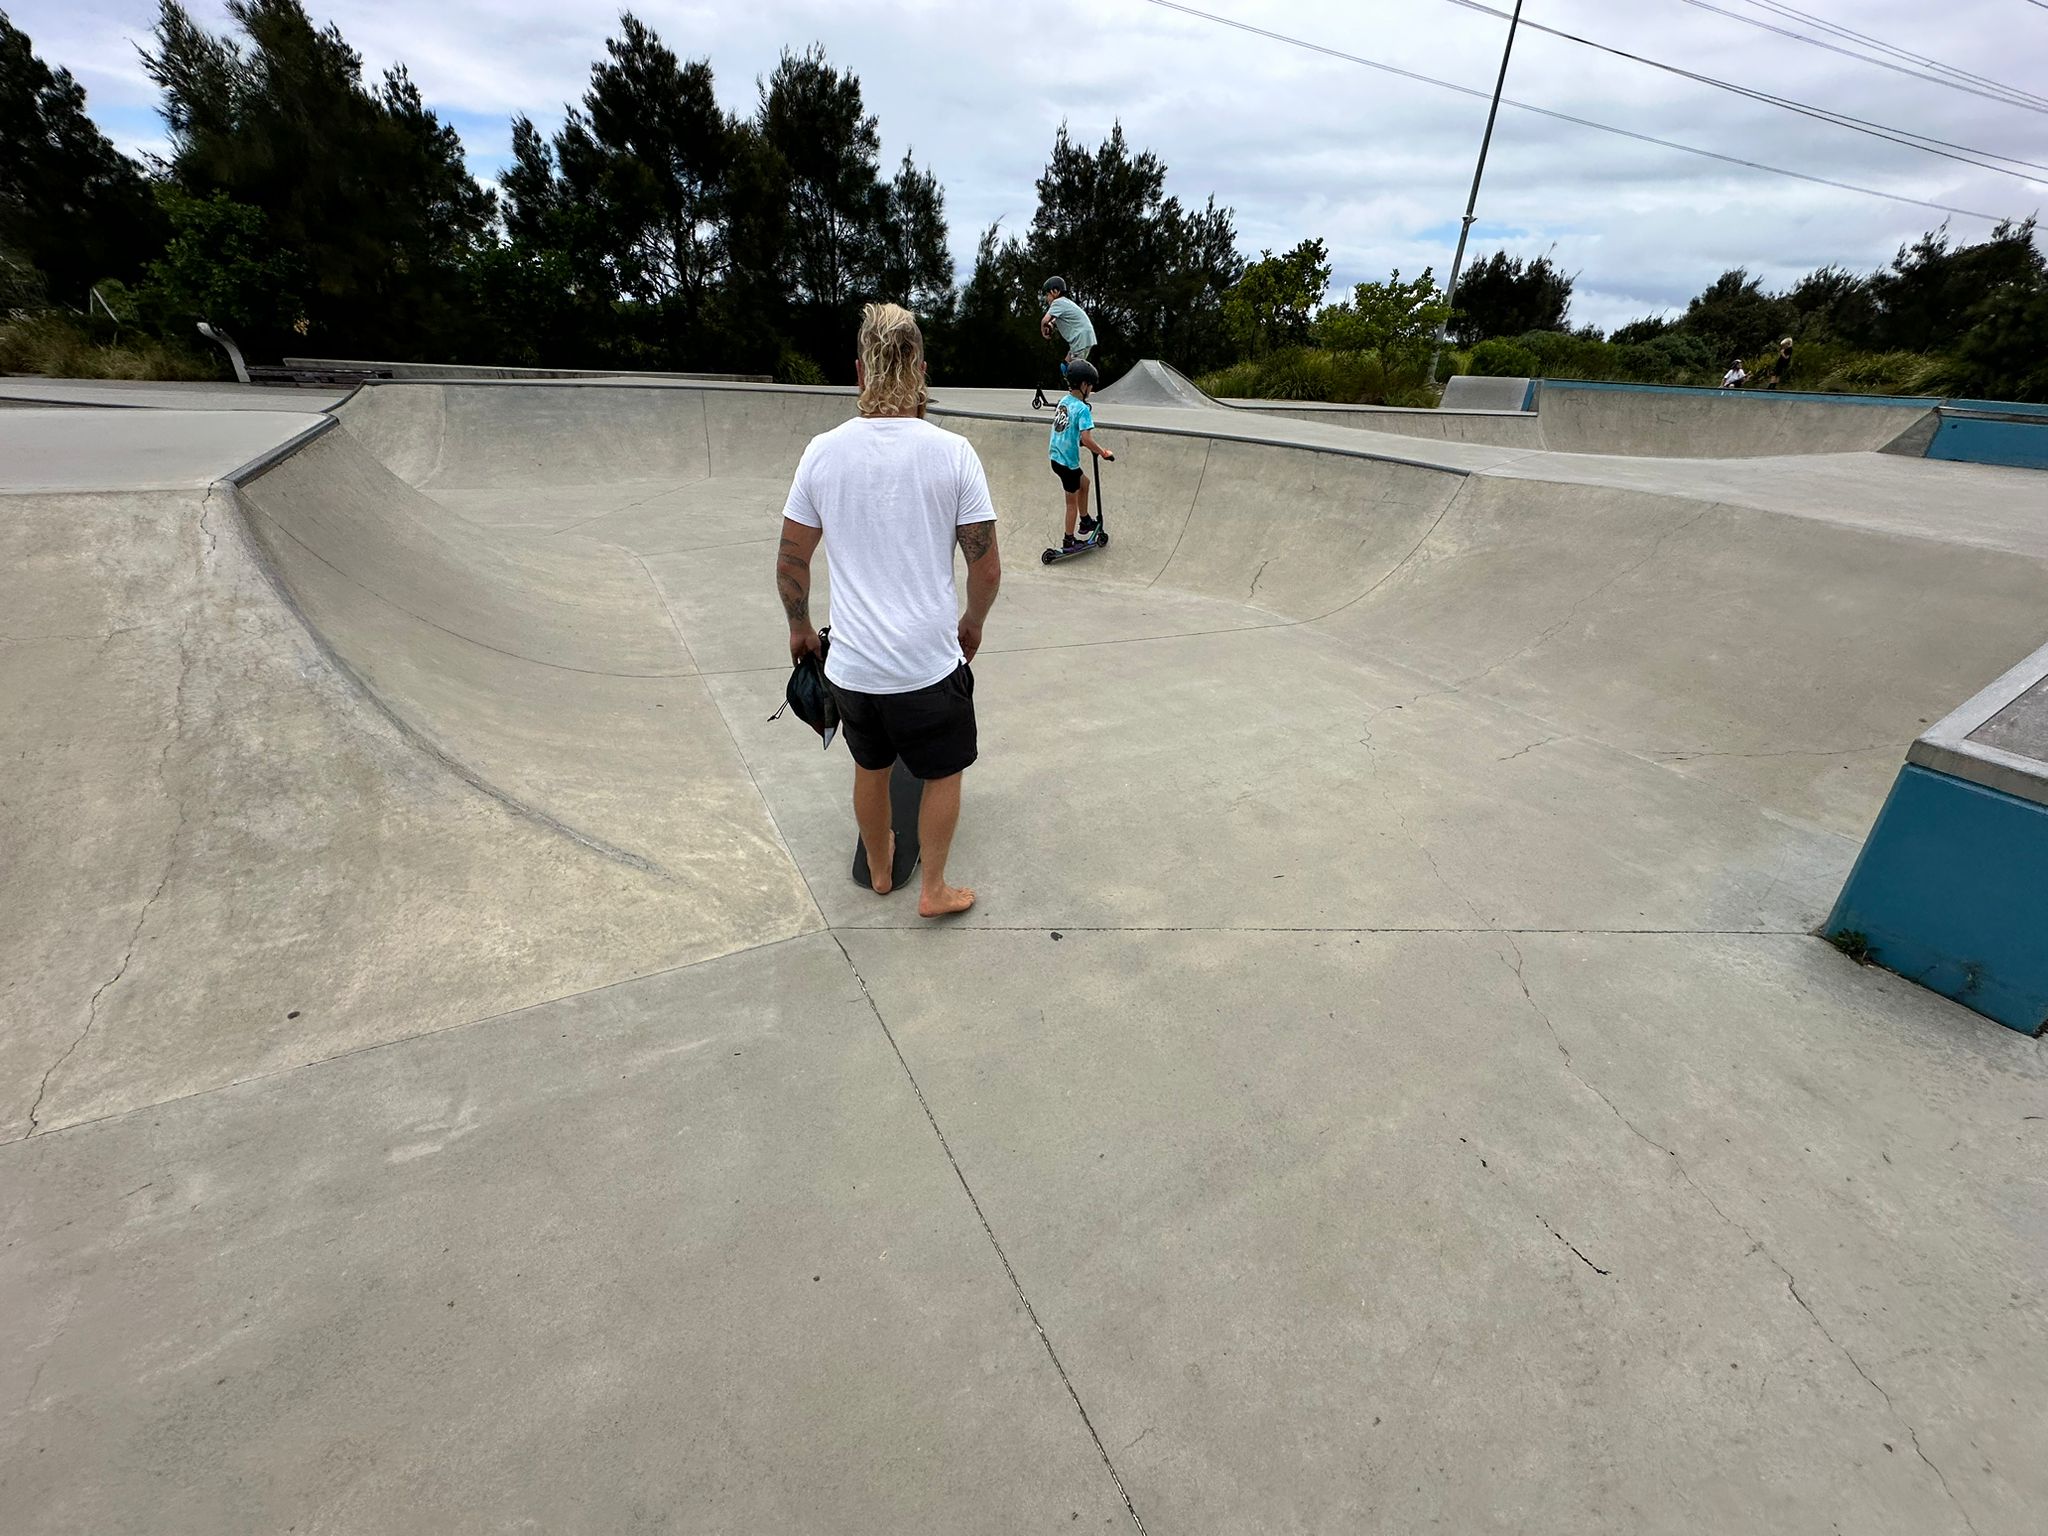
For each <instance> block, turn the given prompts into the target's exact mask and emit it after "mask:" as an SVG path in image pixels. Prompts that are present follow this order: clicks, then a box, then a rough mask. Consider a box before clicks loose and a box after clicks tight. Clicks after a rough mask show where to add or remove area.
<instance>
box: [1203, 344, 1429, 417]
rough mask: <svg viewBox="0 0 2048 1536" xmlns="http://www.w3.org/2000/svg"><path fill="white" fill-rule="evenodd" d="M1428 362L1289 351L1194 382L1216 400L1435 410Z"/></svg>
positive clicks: (1309, 349)
mask: <svg viewBox="0 0 2048 1536" xmlns="http://www.w3.org/2000/svg"><path fill="white" fill-rule="evenodd" d="M1428 366H1429V364H1428V359H1427V358H1426V357H1425V358H1424V359H1423V361H1422V362H1421V363H1419V364H1416V363H1409V362H1406V361H1402V362H1397V363H1395V364H1394V365H1393V366H1392V367H1389V366H1388V365H1387V364H1386V363H1385V362H1384V361H1383V360H1382V359H1381V357H1380V354H1379V353H1377V352H1373V351H1336V352H1333V351H1328V350H1325V349H1322V348H1318V347H1289V348H1287V349H1285V350H1283V351H1279V352H1274V353H1270V354H1268V355H1267V356H1265V357H1262V358H1258V359H1255V360H1251V361H1247V362H1242V363H1237V364H1234V365H1233V366H1231V367H1229V368H1223V369H1219V370H1217V371H1216V372H1214V373H1205V374H1203V375H1202V377H1201V378H1199V379H1198V380H1196V382H1197V383H1198V384H1199V385H1200V386H1201V387H1202V388H1203V389H1205V390H1206V391H1208V392H1209V393H1210V394H1212V395H1215V396H1217V397H1218V398H1221V399H1242V400H1315V401H1328V402H1332V403H1335V404H1339V405H1434V404H1435V403H1436V397H1435V394H1434V393H1433V392H1432V391H1431V390H1430V389H1429V387H1428V385H1427V384H1426V382H1425V375H1426V373H1427V371H1428Z"/></svg>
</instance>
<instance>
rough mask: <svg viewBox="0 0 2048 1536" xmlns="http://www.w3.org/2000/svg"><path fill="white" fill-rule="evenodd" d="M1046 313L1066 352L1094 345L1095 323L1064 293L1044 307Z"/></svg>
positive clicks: (1085, 311) (1086, 312)
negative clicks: (1065, 347)
mask: <svg viewBox="0 0 2048 1536" xmlns="http://www.w3.org/2000/svg"><path fill="white" fill-rule="evenodd" d="M1046 312H1047V313H1048V314H1050V315H1051V316H1052V327H1053V329H1054V330H1056V331H1058V332H1059V333H1060V337H1061V339H1062V340H1063V341H1065V342H1066V344H1067V350H1068V351H1069V352H1071V351H1073V350H1074V349H1075V348H1076V347H1092V346H1094V345H1095V322H1094V321H1092V320H1090V319H1089V318H1088V311H1087V310H1085V309H1083V308H1082V307H1081V306H1080V305H1078V304H1076V303H1075V302H1074V301H1073V300H1072V299H1070V298H1068V297H1067V296H1066V295H1065V294H1064V293H1063V294H1061V295H1060V296H1059V297H1058V298H1056V299H1054V300H1053V301H1052V302H1051V303H1050V304H1048V305H1046Z"/></svg>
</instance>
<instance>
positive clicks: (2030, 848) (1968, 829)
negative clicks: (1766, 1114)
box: [1827, 763, 2048, 1035]
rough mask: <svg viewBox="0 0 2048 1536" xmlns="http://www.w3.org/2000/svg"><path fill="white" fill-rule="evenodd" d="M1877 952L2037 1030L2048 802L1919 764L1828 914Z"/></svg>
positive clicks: (2044, 943)
mask: <svg viewBox="0 0 2048 1536" xmlns="http://www.w3.org/2000/svg"><path fill="white" fill-rule="evenodd" d="M1846 933H1859V934H1861V935H1863V937H1864V940H1865V942H1867V943H1868V944H1869V946H1870V957H1871V959H1873V960H1875V961H1876V962H1877V963H1878V964H1879V965H1882V966H1883V967H1884V968H1885V969H1886V970H1889V971H1896V972H1898V973H1899V974H1900V975H1901V976H1904V977H1906V978H1907V979H1908V980H1909V981H1916V982H1919V983H1920V984H1921V985H1922V986H1925V987H1930V988H1932V989H1933V990H1934V991H1936V992H1939V993H1941V994H1942V995H1943V996H1945V997H1952V998H1954V999H1955V1000H1956V1001H1957V1002H1959V1003H1961V1004H1963V1005H1964V1006H1965V1007H1968V1008H1974V1009H1976V1010H1977V1012H1979V1013H1981V1014H1983V1015H1985V1016H1986V1017H1987V1018H1992V1019H1996V1020H1997V1021H1998V1022H1999V1023H2001V1024H2004V1025H2007V1026H2009V1027H2011V1028H2013V1029H2017V1030H2021V1031H2024V1032H2025V1033H2027V1034H2030V1035H2038V1034H2040V1033H2041V1032H2042V1029H2043V1026H2044V1024H2048V806H2040V805H2036V804H2034V803H2033V802H2032V801H2031V800H2022V799H2020V798H2018V797H2017V796H2015V795H2008V794H2003V793H2001V792H2000V791H1998V790H1995V789H1986V788H1985V787H1984V786H1983V785H1981V784H1972V783H1969V782H1968V781H1966V780H1963V779H1958V778H1954V777H1952V776H1950V775H1948V774H1945V773H1936V772H1934V771H1933V770H1931V769H1927V768H1922V767H1920V766H1919V765H1918V764H1914V763H1908V764H1907V765H1906V766H1905V767H1904V768H1902V769H1900V770H1899V776H1898V778H1897V779H1896V780H1895V781H1894V782H1893V784H1892V791H1891V793H1890V794H1889V795H1888V796H1886V798H1885V802H1884V809H1883V810H1881V811H1879V812H1878V814H1877V823H1876V825H1875V826H1873V827H1872V828H1871V829H1870V839H1869V841H1868V842H1866V843H1865V844H1864V845H1863V852H1862V854H1861V856H1860V857H1858V859H1857V860H1856V867H1855V869H1854V870H1852V871H1851V872H1850V874H1849V882H1848V884H1846V885H1844V886H1843V887H1842V894H1841V896H1840V897H1839V898H1838V899H1837V900H1836V902H1835V910H1834V912H1833V913H1832V914H1831V915H1830V916H1829V918H1828V926H1827V934H1828V936H1829V937H1830V938H1837V937H1839V936H1841V935H1843V934H1846Z"/></svg>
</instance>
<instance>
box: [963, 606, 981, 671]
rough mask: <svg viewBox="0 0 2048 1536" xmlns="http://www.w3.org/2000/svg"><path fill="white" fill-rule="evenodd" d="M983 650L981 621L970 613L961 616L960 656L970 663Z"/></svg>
mask: <svg viewBox="0 0 2048 1536" xmlns="http://www.w3.org/2000/svg"><path fill="white" fill-rule="evenodd" d="M980 649H981V620H979V619H977V618H975V617H974V615H972V614H969V613H963V614H961V615H960V654H961V655H962V656H965V657H966V658H967V659H968V660H969V661H972V660H974V653H975V652H976V651H978V650H980Z"/></svg>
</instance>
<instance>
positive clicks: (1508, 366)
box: [1465, 341, 1543, 379]
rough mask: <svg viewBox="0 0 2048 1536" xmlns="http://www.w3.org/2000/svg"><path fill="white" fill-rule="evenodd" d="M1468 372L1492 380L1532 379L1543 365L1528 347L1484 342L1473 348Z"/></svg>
mask: <svg viewBox="0 0 2048 1536" xmlns="http://www.w3.org/2000/svg"><path fill="white" fill-rule="evenodd" d="M1465 366H1466V371H1467V372H1470V373H1476V374H1480V375H1483V376H1484V377H1486V378H1491V379H1532V378H1535V377H1536V376H1537V375H1538V374H1540V373H1542V372H1543V363H1542V360H1541V359H1539V358H1538V357H1537V356H1536V354H1535V353H1534V352H1532V351H1530V350H1529V349H1528V348H1527V347H1524V346H1519V345H1517V344H1516V343H1514V342H1512V341H1482V342H1480V343H1478V344H1477V345H1476V346H1474V347H1473V348H1472V352H1471V356H1470V357H1469V359H1468V360H1467V362H1466V365H1465Z"/></svg>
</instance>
